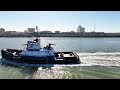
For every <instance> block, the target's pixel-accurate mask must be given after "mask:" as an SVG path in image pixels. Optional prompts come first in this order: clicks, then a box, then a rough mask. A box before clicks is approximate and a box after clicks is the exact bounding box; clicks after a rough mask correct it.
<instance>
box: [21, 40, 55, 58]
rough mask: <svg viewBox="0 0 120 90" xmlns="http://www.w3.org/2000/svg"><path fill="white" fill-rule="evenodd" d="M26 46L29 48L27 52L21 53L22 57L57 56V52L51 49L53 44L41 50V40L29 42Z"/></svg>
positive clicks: (26, 49)
mask: <svg viewBox="0 0 120 90" xmlns="http://www.w3.org/2000/svg"><path fill="white" fill-rule="evenodd" d="M26 45H27V47H26V48H25V50H23V51H22V52H21V55H23V56H36V57H46V56H54V55H55V51H54V49H53V48H52V47H51V45H52V44H49V45H47V46H46V47H44V48H41V46H40V40H39V39H35V40H34V41H28V42H27V44H26Z"/></svg>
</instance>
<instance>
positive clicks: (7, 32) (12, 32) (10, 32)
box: [5, 31, 16, 34]
mask: <svg viewBox="0 0 120 90" xmlns="http://www.w3.org/2000/svg"><path fill="white" fill-rule="evenodd" d="M5 34H16V31H6V32H5Z"/></svg>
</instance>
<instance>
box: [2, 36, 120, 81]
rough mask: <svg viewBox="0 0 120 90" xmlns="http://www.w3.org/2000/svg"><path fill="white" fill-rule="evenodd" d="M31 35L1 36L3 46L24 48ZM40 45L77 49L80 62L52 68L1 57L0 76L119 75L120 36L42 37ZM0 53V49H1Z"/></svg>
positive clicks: (88, 76)
mask: <svg viewBox="0 0 120 90" xmlns="http://www.w3.org/2000/svg"><path fill="white" fill-rule="evenodd" d="M30 39H31V38H0V50H1V49H2V48H19V49H24V47H25V46H24V45H23V44H26V42H27V41H28V40H30ZM41 43H42V44H41V45H42V47H44V46H46V45H47V44H48V43H53V44H55V45H54V46H53V48H54V49H55V51H72V52H76V53H77V54H78V55H79V57H80V61H81V64H78V65H74V64H73V65H54V66H53V67H51V68H42V67H17V66H11V65H6V64H4V63H3V62H2V60H3V58H0V79H119V78H120V38H67V37H65V38H63V37H60V38H59V37H57V38H55V37H41ZM0 57H1V53H0Z"/></svg>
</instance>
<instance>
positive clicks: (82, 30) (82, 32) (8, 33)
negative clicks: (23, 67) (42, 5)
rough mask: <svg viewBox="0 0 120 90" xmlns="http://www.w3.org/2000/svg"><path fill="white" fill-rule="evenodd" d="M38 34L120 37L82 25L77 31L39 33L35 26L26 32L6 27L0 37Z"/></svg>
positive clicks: (47, 35) (2, 29) (0, 29)
mask: <svg viewBox="0 0 120 90" xmlns="http://www.w3.org/2000/svg"><path fill="white" fill-rule="evenodd" d="M36 35H38V36H40V37H120V33H105V32H95V31H91V32H85V28H84V27H82V26H81V25H80V26H78V28H77V30H76V32H74V31H70V32H60V31H55V32H54V33H53V32H51V31H40V32H39V33H38V34H37V33H36V32H35V28H27V30H25V31H24V32H17V31H5V29H4V28H0V37H32V36H36Z"/></svg>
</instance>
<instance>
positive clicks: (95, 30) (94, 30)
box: [94, 24, 96, 32]
mask: <svg viewBox="0 0 120 90" xmlns="http://www.w3.org/2000/svg"><path fill="white" fill-rule="evenodd" d="M95 31H96V24H95V26H94V32H95Z"/></svg>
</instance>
